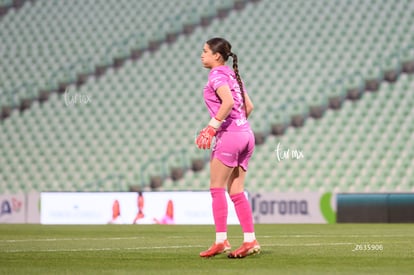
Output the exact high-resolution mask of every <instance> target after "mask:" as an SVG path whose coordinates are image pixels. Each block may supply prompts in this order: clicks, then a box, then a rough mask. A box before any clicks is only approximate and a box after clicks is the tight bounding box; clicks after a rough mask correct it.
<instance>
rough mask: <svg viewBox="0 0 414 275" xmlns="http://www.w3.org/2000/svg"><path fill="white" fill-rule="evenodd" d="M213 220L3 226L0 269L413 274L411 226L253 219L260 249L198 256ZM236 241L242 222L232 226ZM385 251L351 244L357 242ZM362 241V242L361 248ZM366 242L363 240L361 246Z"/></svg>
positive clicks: (4, 271) (3, 271)
mask: <svg viewBox="0 0 414 275" xmlns="http://www.w3.org/2000/svg"><path fill="white" fill-rule="evenodd" d="M214 236H215V235H214V227H213V226H178V225H177V226H166V225H101V226H49V225H5V224H3V225H0V274H361V273H364V274H412V272H413V270H414V225H412V224H334V225H256V236H257V238H258V240H259V241H260V243H261V246H262V253H261V254H259V255H255V256H251V257H247V258H244V259H228V258H227V257H226V256H225V255H218V256H216V257H214V258H211V259H202V258H200V257H199V256H198V253H199V252H200V251H201V250H204V249H206V248H208V246H210V245H211V244H212V242H213V240H214ZM229 240H230V243H231V244H232V245H233V247H234V248H236V247H238V246H239V245H240V244H241V242H242V233H241V229H240V227H239V226H230V227H229ZM367 244H369V245H382V247H383V250H359V251H354V249H355V248H356V247H357V245H367ZM378 247H379V246H378ZM360 248H361V247H360ZM362 248H363V247H362Z"/></svg>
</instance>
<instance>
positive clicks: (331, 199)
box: [0, 191, 336, 224]
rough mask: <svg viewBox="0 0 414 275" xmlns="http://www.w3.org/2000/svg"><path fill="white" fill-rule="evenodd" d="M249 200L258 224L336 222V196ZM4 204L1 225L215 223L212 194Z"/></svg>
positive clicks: (23, 197)
mask: <svg viewBox="0 0 414 275" xmlns="http://www.w3.org/2000/svg"><path fill="white" fill-rule="evenodd" d="M246 196H247V198H248V199H249V200H250V203H251V206H252V210H253V217H254V220H255V223H335V221H336V217H335V210H334V209H335V207H336V203H335V195H333V194H332V193H324V194H322V193H309V192H303V193H247V192H246ZM227 200H228V201H227V202H228V205H229V217H228V223H229V224H238V220H237V215H236V213H235V210H234V206H233V203H232V202H231V200H230V198H229V196H227ZM0 202H2V208H1V216H0V223H42V224H108V223H113V224H131V223H137V224H153V223H175V224H213V217H212V211H211V195H210V192H199V191H196V192H189V191H181V192H142V193H136V192H118V193H116V192H115V193H114V192H43V193H33V194H18V195H3V196H0ZM40 206H41V207H40ZM168 211H170V215H171V213H172V215H173V217H168ZM140 212H141V214H139V213H140Z"/></svg>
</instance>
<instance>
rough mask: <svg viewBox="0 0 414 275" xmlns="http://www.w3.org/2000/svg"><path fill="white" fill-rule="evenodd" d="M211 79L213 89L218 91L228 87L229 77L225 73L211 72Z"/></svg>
mask: <svg viewBox="0 0 414 275" xmlns="http://www.w3.org/2000/svg"><path fill="white" fill-rule="evenodd" d="M209 79H210V83H211V86H212V87H213V89H214V90H217V89H218V88H220V87H221V86H224V85H228V80H229V76H228V75H227V74H226V73H225V72H223V71H220V70H216V71H213V72H211V74H210V76H209Z"/></svg>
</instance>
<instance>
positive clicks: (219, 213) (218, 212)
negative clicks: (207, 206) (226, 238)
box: [210, 188, 228, 232]
mask: <svg viewBox="0 0 414 275" xmlns="http://www.w3.org/2000/svg"><path fill="white" fill-rule="evenodd" d="M210 193H211V197H212V198H213V203H212V206H213V217H214V224H215V225H216V232H227V214H228V209H227V199H226V189H225V188H210Z"/></svg>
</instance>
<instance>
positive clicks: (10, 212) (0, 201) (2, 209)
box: [0, 192, 40, 223]
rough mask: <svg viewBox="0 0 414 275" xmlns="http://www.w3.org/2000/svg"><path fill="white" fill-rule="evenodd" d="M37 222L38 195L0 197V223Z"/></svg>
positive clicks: (38, 210) (38, 220) (38, 215)
mask: <svg viewBox="0 0 414 275" xmlns="http://www.w3.org/2000/svg"><path fill="white" fill-rule="evenodd" d="M39 222H40V194H39V193H37V192H35V193H29V194H23V193H21V194H15V195H0V223H39Z"/></svg>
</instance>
